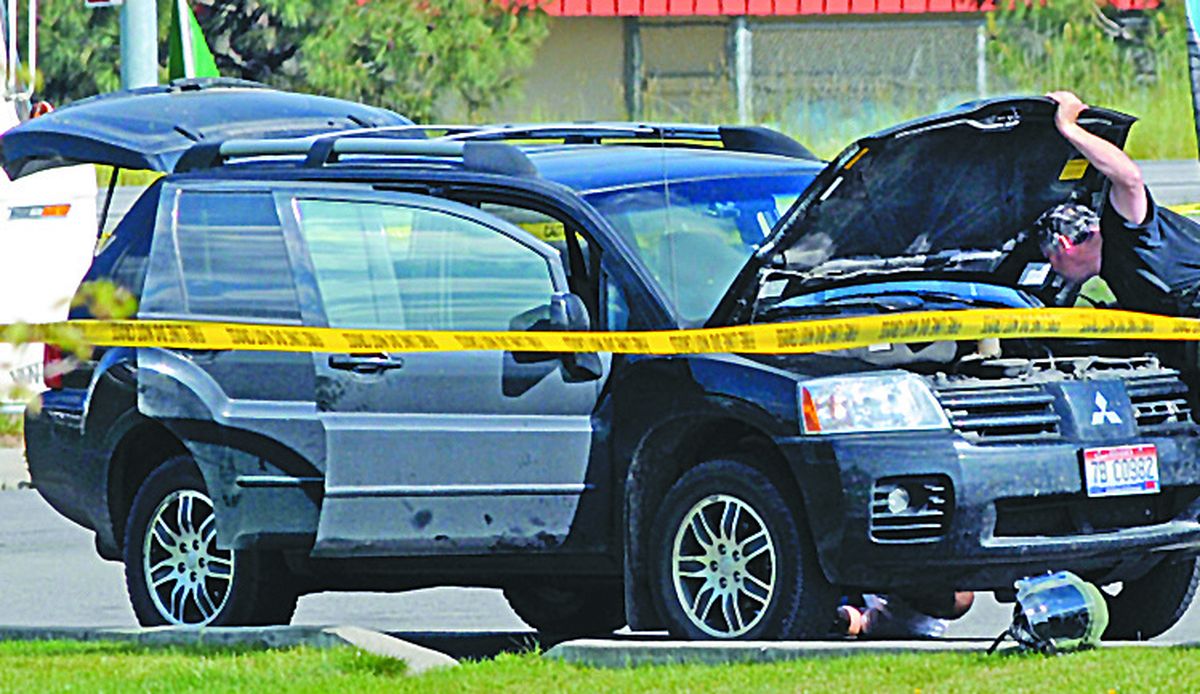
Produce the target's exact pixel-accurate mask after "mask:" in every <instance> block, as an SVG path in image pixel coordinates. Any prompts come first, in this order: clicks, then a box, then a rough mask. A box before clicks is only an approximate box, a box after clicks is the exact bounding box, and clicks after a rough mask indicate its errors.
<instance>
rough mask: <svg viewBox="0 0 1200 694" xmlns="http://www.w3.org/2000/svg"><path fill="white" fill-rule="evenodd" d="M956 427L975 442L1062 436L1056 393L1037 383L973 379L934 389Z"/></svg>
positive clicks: (1029, 440) (1000, 441)
mask: <svg viewBox="0 0 1200 694" xmlns="http://www.w3.org/2000/svg"><path fill="white" fill-rule="evenodd" d="M934 393H935V394H936V395H937V399H938V401H939V402H941V404H942V407H943V408H944V409H945V411H946V416H947V417H949V419H950V425H951V426H953V427H954V430H955V431H957V432H958V433H960V434H962V436H963V438H965V439H966V440H967V441H970V442H971V443H974V444H993V443H1038V442H1044V441H1057V440H1059V439H1061V438H1062V432H1061V431H1060V429H1059V425H1060V423H1061V421H1062V420H1061V418H1060V417H1059V415H1058V413H1056V412H1055V411H1054V396H1052V395H1050V394H1049V393H1047V392H1046V390H1045V389H1044V388H1042V387H1041V386H1038V385H1008V386H1000V385H996V384H994V383H974V384H972V385H969V386H958V387H955V386H943V387H940V388H938V389H936V390H935V391H934Z"/></svg>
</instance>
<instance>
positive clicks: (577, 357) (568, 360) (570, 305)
mask: <svg viewBox="0 0 1200 694" xmlns="http://www.w3.org/2000/svg"><path fill="white" fill-rule="evenodd" d="M550 324H551V325H552V326H553V329H554V330H563V331H570V332H587V331H588V330H591V328H592V320H591V317H590V316H588V310H587V305H586V304H584V303H583V299H581V298H579V296H578V295H577V294H572V293H570V292H560V293H558V294H555V295H554V297H553V298H552V299H551V300H550ZM560 357H561V358H562V360H563V366H564V367H565V368H566V370H567V374H568V375H569V376H570V377H571V378H572V379H574V380H576V381H594V380H596V379H598V378H600V377H601V376H603V375H604V366H603V364H601V362H600V355H599V354H596V353H595V352H571V353H568V354H562V355H560Z"/></svg>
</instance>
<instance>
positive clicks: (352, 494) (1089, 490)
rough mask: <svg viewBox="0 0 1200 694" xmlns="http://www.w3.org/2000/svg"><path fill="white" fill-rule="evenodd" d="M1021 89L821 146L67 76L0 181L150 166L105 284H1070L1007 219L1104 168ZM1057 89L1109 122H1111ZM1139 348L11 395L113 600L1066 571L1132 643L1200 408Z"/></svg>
mask: <svg viewBox="0 0 1200 694" xmlns="http://www.w3.org/2000/svg"><path fill="white" fill-rule="evenodd" d="M331 104H334V106H332V107H331ZM284 106H286V107H287V108H289V109H291V116H290V117H289V118H268V117H265V116H264V115H263V114H268V115H274V114H276V111H274V110H273V109H280V108H283V107H284ZM306 109H311V110H312V113H309V114H307V115H305V113H304V112H305V110H306ZM334 112H336V113H334ZM1052 117H1053V104H1052V103H1051V102H1049V101H1048V100H1044V99H1007V100H993V101H987V102H980V103H976V104H971V105H966V106H964V107H961V108H959V109H957V110H955V111H952V112H949V113H945V114H941V115H937V116H932V117H929V118H925V119H922V120H919V121H916V122H912V123H908V124H905V125H902V126H899V127H897V128H894V129H891V130H889V131H885V132H883V133H880V134H878V135H875V136H871V137H867V138H864V139H862V140H860V141H858V142H856V143H855V144H853V145H852V146H850V147H849V148H848V149H847V150H846V151H845V152H844V153H843V154H842V155H841V156H839V157H838V158H837V159H836V160H835V161H833V162H832V163H830V164H828V165H826V164H824V163H822V162H819V161H816V160H815V159H814V158H813V157H812V155H811V154H809V153H808V152H807V150H805V149H804V148H803V147H802V146H800V145H799V144H797V143H796V142H794V141H792V140H790V139H788V138H786V137H784V136H782V135H779V134H778V133H774V132H772V131H769V130H765V129H761V128H754V127H725V126H722V127H701V126H658V125H639V124H576V125H542V126H516V125H511V126H496V127H491V128H466V127H464V128H450V129H441V130H438V131H437V132H431V131H429V130H423V129H417V128H413V127H407V126H405V125H404V121H403V119H402V118H400V117H399V116H396V115H395V114H388V113H386V112H381V111H378V110H375V109H364V108H363V107H360V106H356V105H352V104H336V102H330V101H328V100H318V99H313V98H312V97H303V96H299V95H283V94H280V93H278V92H272V91H270V90H265V89H252V88H249V87H246V86H242V87H237V88H229V87H225V86H222V85H221V84H219V83H218V84H212V85H207V88H190V89H183V90H180V89H165V90H152V92H151V93H143V94H138V95H123V96H118V97H110V98H107V99H100V100H96V101H94V102H81V103H79V104H78V105H75V106H71V107H68V108H64V109H61V110H59V111H57V112H55V113H54V114H52V115H50V116H47V117H44V118H40V119H37V120H36V121H32V122H31V123H29V124H26V125H23V126H21V127H19V128H17V129H15V130H13V131H11V132H10V133H9V134H8V135H6V136H5V137H4V138H3V140H0V148H2V150H3V157H4V161H5V166H6V168H7V169H8V170H9V172H10V173H11V174H18V175H19V174H20V173H22V172H23V171H28V170H34V169H37V168H39V167H43V166H49V165H53V164H55V163H58V162H65V161H80V160H85V161H87V160H91V161H107V162H109V163H115V164H117V165H122V166H140V167H142V168H145V167H147V166H156V167H158V168H160V169H162V170H164V171H172V173H170V175H167V176H166V177H165V178H163V179H161V180H159V181H158V182H157V183H155V184H154V185H152V186H151V187H150V188H149V189H148V190H147V191H146V192H145V194H144V195H143V196H142V197H141V199H140V200H139V201H138V202H137V203H136V204H135V205H134V207H133V208H132V210H131V211H130V212H129V213H128V215H127V216H126V217H125V218H124V219H123V221H122V222H121V224H120V225H119V227H118V228H117V230H116V232H115V234H114V235H113V236H112V238H111V239H110V240H109V241H108V242H107V244H106V245H105V246H104V247H103V248H102V249H101V250H100V252H99V254H98V255H97V257H96V260H95V263H94V265H93V267H92V269H91V271H90V272H89V274H88V276H87V278H86V279H87V280H89V281H90V280H99V279H105V280H110V281H113V282H115V283H117V284H119V285H121V286H123V287H125V288H127V289H128V290H130V291H131V292H133V293H134V294H135V295H136V296H137V297H138V299H139V302H140V307H139V309H138V313H137V315H138V317H140V318H145V319H184V320H194V321H244V322H254V323H266V324H278V325H307V326H323V327H324V326H327V327H335V328H349V327H353V328H387V329H416V330H472V331H513V330H515V331H522V330H547V329H549V330H554V329H559V330H565V329H574V330H596V331H605V330H630V331H644V330H664V329H678V328H690V327H700V326H720V325H733V324H747V323H762V322H770V321H805V320H811V319H813V318H827V317H838V316H861V315H878V314H886V313H894V312H919V311H927V310H935V309H936V310H946V309H963V310H969V309H972V308H980V307H990V308H997V307H1039V306H1043V305H1045V304H1047V303H1055V304H1062V303H1065V302H1069V301H1071V300H1072V298H1073V297H1072V294H1073V293H1072V291H1071V290H1070V288H1068V287H1064V286H1063V284H1062V282H1061V281H1059V280H1058V279H1057V278H1056V277H1054V276H1053V274H1052V273H1051V272H1050V271H1049V268H1048V267H1047V266H1046V264H1045V263H1044V261H1043V260H1042V259H1041V257H1040V255H1039V254H1038V251H1037V248H1036V246H1035V244H1034V243H1033V242H1032V241H1030V240H1029V239H1027V236H1026V234H1024V233H1022V230H1023V229H1025V228H1026V227H1027V226H1028V225H1029V224H1030V222H1031V221H1032V220H1033V219H1034V218H1035V217H1036V216H1037V215H1038V213H1039V212H1041V211H1042V210H1043V209H1045V208H1046V207H1049V206H1050V205H1051V204H1053V203H1056V202H1060V201H1062V200H1066V199H1076V200H1084V201H1090V202H1092V203H1099V202H1100V200H1101V199H1102V198H1101V196H1102V194H1103V193H1104V190H1103V180H1102V179H1101V178H1100V177H1099V176H1098V175H1097V174H1096V173H1095V171H1094V170H1092V169H1090V168H1088V167H1085V166H1082V163H1081V162H1079V161H1078V154H1077V153H1075V152H1073V151H1072V150H1071V148H1070V146H1069V145H1068V144H1067V143H1066V142H1064V141H1063V140H1062V139H1061V138H1060V137H1059V136H1058V135H1057V133H1056V132H1055V130H1054V127H1053V123H1052ZM1082 122H1083V123H1084V124H1085V127H1088V128H1089V129H1092V130H1093V131H1095V132H1097V133H1099V134H1100V135H1102V136H1103V137H1106V138H1108V139H1110V140H1112V141H1114V142H1116V143H1118V144H1120V143H1122V142H1123V140H1124V137H1125V134H1126V132H1127V131H1128V128H1129V126H1130V124H1131V122H1132V119H1130V118H1128V117H1126V116H1122V115H1120V114H1116V113H1111V112H1107V111H1100V110H1092V111H1090V112H1088V114H1087V117H1086V118H1085V119H1084V120H1083V121H1082ZM145 123H151V124H153V127H146V126H145V125H144V124H145ZM134 125H136V126H137V127H133V126H134ZM377 126H383V127H377ZM306 128H307V132H306V133H305V134H304V136H302V137H287V136H288V135H297V134H299V133H297V132H294V131H297V130H305V129H306ZM346 128H353V129H346ZM147 132H151V133H154V134H155V136H153V137H151V136H147V135H145V133H147ZM67 135H69V137H68V136H67ZM433 135H436V137H434V136H433ZM231 137H232V138H237V139H229V138H231ZM1145 350H1146V345H1132V344H1129V343H1103V342H1098V341H1091V342H1087V341H1066V340H1057V341H1050V340H1027V339H1011V340H1003V341H1000V343H999V345H998V346H997V345H995V344H986V343H985V344H977V343H975V342H974V341H970V342H967V341H956V340H953V339H937V338H931V341H929V342H926V343H921V344H892V343H884V344H874V345H869V346H862V347H859V348H855V349H848V350H841V351H830V352H824V353H817V354H811V355H804V356H747V355H738V354H695V355H672V356H653V355H632V356H624V355H613V354H608V353H587V354H538V353H513V352H502V351H460V352H441V353H439V352H433V353H430V352H420V351H410V352H406V351H403V350H399V351H394V352H386V353H379V354H331V353H322V352H317V353H286V352H272V351H213V350H203V349H192V350H188V349H161V348H139V349H127V348H113V349H107V350H98V351H97V352H96V355H95V359H94V360H92V361H90V362H87V363H83V364H79V365H77V366H76V367H75V368H74V369H73V370H69V371H67V372H66V373H65V374H62V375H61V377H59V379H58V380H57V382H55V384H54V386H55V387H53V388H52V389H51V390H49V391H48V392H46V393H45V394H44V395H43V396H42V398H41V402H40V407H37V408H31V409H30V410H29V411H28V412H27V415H26V426H25V431H26V445H27V450H28V459H29V466H30V471H31V473H32V477H33V482H34V485H35V486H36V488H37V489H38V490H39V491H40V493H41V494H42V495H43V496H44V497H45V498H46V499H47V500H48V501H49V502H50V503H51V504H52V505H53V506H54V507H55V508H56V509H58V510H59V511H60V512H61V513H63V514H64V515H66V516H67V517H69V518H71V519H73V520H75V521H76V522H78V523H80V524H82V525H84V526H86V527H88V528H90V529H92V530H94V531H95V533H96V547H97V550H98V552H99V553H100V555H101V556H103V557H105V558H108V559H112V560H123V561H124V562H125V566H126V578H127V584H128V590H129V594H130V598H131V600H132V603H133V606H134V609H135V611H136V613H137V616H138V618H139V620H141V621H142V622H143V623H145V624H162V623H174V624H189V625H201V624H251V623H274V622H286V621H287V620H288V619H289V617H290V615H291V613H292V610H293V609H294V606H295V603H296V598H297V595H299V594H302V593H305V592H312V591H322V590H347V589H355V590H358V589H369V590H405V589H410V588H418V587H424V586H431V585H471V586H494V587H499V588H502V589H503V590H504V593H505V595H506V596H507V598H508V600H509V601H510V603H511V604H512V606H513V608H514V609H515V611H516V612H517V614H518V615H520V617H521V618H522V619H524V620H525V621H527V622H529V623H530V624H531V625H533V626H535V627H537V628H540V629H543V630H546V631H549V632H569V633H602V632H606V631H610V630H613V629H615V628H618V627H620V626H622V625H625V624H628V625H630V626H631V627H632V628H634V629H639V630H640V629H655V628H663V627H665V628H667V629H669V630H670V631H671V632H672V633H673V634H675V635H678V636H682V637H688V638H748V639H753V638H794V637H817V636H821V635H823V634H825V633H826V632H827V630H828V628H829V625H830V622H831V616H832V614H833V608H834V605H835V602H836V600H837V598H838V596H839V595H841V594H846V593H850V592H854V591H871V592H893V593H901V594H906V593H911V594H930V593H938V592H944V591H952V590H955V589H975V590H994V591H997V592H998V593H999V594H1000V595H1001V596H1002V597H1003V596H1004V595H1006V594H1009V593H1011V589H1012V584H1013V581H1014V580H1015V579H1019V578H1021V577H1025V576H1029V575H1033V574H1038V573H1042V572H1046V571H1048V570H1057V569H1067V570H1071V571H1075V572H1077V573H1079V574H1081V575H1082V576H1084V577H1086V578H1087V579H1088V580H1091V581H1094V582H1096V583H1097V584H1101V585H1103V586H1105V589H1106V591H1108V594H1109V600H1110V603H1109V605H1110V611H1111V624H1110V629H1109V632H1108V636H1109V637H1110V638H1112V637H1119V638H1133V637H1149V636H1153V635H1156V634H1158V633H1161V632H1162V631H1163V630H1165V629H1167V628H1168V627H1169V626H1170V625H1171V624H1173V623H1174V622H1175V621H1176V620H1177V619H1178V618H1179V616H1180V615H1181V614H1182V613H1183V611H1184V610H1185V609H1186V608H1187V605H1188V603H1189V602H1190V600H1191V597H1192V594H1193V592H1194V590H1195V587H1196V583H1197V568H1196V566H1197V564H1196V559H1195V556H1196V553H1197V550H1198V548H1200V522H1197V516H1198V514H1200V465H1198V463H1197V452H1198V442H1200V440H1198V439H1197V429H1196V427H1195V425H1194V424H1193V423H1192V420H1191V410H1190V407H1189V403H1188V398H1187V391H1186V389H1185V386H1184V383H1183V382H1182V380H1181V377H1180V372H1179V371H1177V370H1175V369H1173V368H1171V367H1169V366H1167V365H1166V364H1167V361H1166V360H1169V358H1170V355H1169V353H1168V352H1158V351H1154V352H1153V353H1144V352H1145ZM48 353H50V354H52V355H53V354H54V353H53V351H50V352H48ZM1164 355H1165V356H1164ZM58 366H60V365H58V364H56V363H50V364H47V369H48V373H50V374H52V375H53V374H54V373H55V368H56V367H58Z"/></svg>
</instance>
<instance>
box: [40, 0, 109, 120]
mask: <svg viewBox="0 0 1200 694" xmlns="http://www.w3.org/2000/svg"><path fill="white" fill-rule="evenodd" d="M22 45H23V44H22ZM120 56H121V43H120V28H119V26H118V12H116V11H113V10H108V9H97V10H89V9H87V8H85V7H84V6H83V3H82V2H73V1H67V2H44V3H39V5H38V63H37V68H38V73H39V75H40V77H41V80H42V82H41V84H40V85H39V90H38V91H39V95H40V96H41V98H43V99H45V100H47V101H49V102H51V103H52V104H54V105H56V106H57V105H59V104H62V103H65V102H68V101H72V100H75V99H80V98H83V97H85V96H91V95H92V94H98V93H100V92H110V91H112V90H114V89H117V88H119V87H120V86H121V73H120Z"/></svg>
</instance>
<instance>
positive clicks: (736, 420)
mask: <svg viewBox="0 0 1200 694" xmlns="http://www.w3.org/2000/svg"><path fill="white" fill-rule="evenodd" d="M713 404H717V405H719V407H717V408H714V409H713V410H710V411H708V412H691V413H686V414H680V415H679V416H676V417H673V418H672V419H670V420H668V421H665V422H663V423H662V424H661V425H659V426H658V427H655V428H654V429H653V430H651V431H650V432H648V433H647V434H646V435H645V436H644V437H643V438H642V440H641V441H640V443H639V445H638V446H637V448H636V450H635V453H634V456H633V459H632V461H631V463H630V465H629V468H628V470H627V471H626V475H625V481H624V482H625V483H624V521H625V522H624V528H625V535H624V551H625V561H624V565H625V585H626V589H625V604H626V614H627V616H628V618H629V624H630V626H631V627H632V628H633V629H635V630H638V629H658V628H661V627H662V624H661V619H660V617H659V615H658V614H657V610H656V608H655V607H654V600H653V598H652V596H651V592H650V586H649V571H648V570H647V568H648V561H649V558H648V556H647V553H648V552H647V547H648V545H649V542H650V528H651V526H652V524H653V520H654V514H655V512H656V510H657V508H658V503H657V502H658V500H660V499H662V498H663V497H664V496H665V495H666V493H667V490H669V489H670V488H671V485H672V484H674V482H675V481H676V480H677V479H679V477H680V476H682V475H683V474H684V473H686V472H687V471H688V470H690V469H692V468H693V467H695V466H697V465H699V464H700V463H703V462H705V461H707V460H712V459H714V458H719V457H722V456H737V457H739V458H742V459H743V460H745V461H746V462H748V463H750V464H753V465H755V467H758V468H759V469H761V470H762V471H763V472H764V473H765V474H767V475H768V476H769V477H770V478H771V479H772V480H773V481H775V482H776V483H777V484H778V485H780V487H781V489H780V493H782V494H783V495H784V497H785V498H786V499H788V500H789V503H790V504H791V505H792V508H793V511H794V512H796V513H797V514H799V515H801V517H803V514H804V503H803V499H802V497H801V492H800V486H799V485H798V484H797V482H796V479H795V477H794V475H793V472H792V469H791V468H790V467H789V465H788V463H787V460H786V458H785V457H784V455H783V453H782V451H781V450H780V449H779V447H778V445H776V443H775V440H774V438H773V437H772V435H771V434H770V433H769V431H770V430H771V427H770V425H769V423H768V422H767V421H766V414H765V413H763V412H761V411H760V410H757V408H755V407H754V406H753V405H751V404H749V403H736V402H729V401H725V400H721V401H719V402H713Z"/></svg>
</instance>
